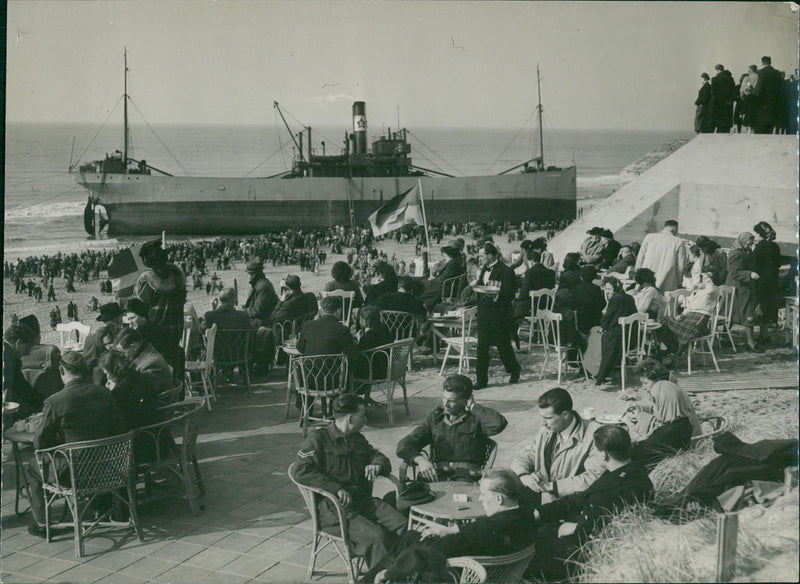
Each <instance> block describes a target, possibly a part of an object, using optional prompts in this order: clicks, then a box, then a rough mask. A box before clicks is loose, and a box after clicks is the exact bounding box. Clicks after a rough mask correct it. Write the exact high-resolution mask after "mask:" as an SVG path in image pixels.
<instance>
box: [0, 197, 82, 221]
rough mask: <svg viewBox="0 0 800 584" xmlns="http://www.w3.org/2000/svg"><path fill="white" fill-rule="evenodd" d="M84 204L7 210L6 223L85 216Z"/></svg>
mask: <svg viewBox="0 0 800 584" xmlns="http://www.w3.org/2000/svg"><path fill="white" fill-rule="evenodd" d="M85 206H86V203H84V202H74V201H73V202H61V203H54V202H53V203H36V204H33V205H29V206H27V207H17V208H16V209H6V210H5V220H6V221H18V220H20V219H55V218H58V217H74V216H83V208H84V207H85Z"/></svg>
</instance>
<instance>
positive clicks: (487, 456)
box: [397, 438, 497, 484]
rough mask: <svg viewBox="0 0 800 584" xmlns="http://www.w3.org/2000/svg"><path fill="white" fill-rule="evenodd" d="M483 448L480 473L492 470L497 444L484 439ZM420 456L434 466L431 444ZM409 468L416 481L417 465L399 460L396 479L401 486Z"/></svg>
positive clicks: (434, 453) (434, 460) (435, 459)
mask: <svg viewBox="0 0 800 584" xmlns="http://www.w3.org/2000/svg"><path fill="white" fill-rule="evenodd" d="M483 446H484V452H483V463H482V464H481V467H480V471H481V472H483V471H485V470H487V469H490V468H492V466H494V459H495V458H496V457H497V442H495V441H494V440H492V439H491V438H486V439H485V441H484V445H483ZM422 455H423V456H425V457H426V458H427V459H428V460H430V461H431V462H432V463H433V464H434V465H435V464H436V463H437V456H436V450H435V449H434V448H433V444H430V445H428V446H426V447H425V448H424V449H423V450H422ZM438 462H441V461H438ZM445 462H446V461H445ZM409 468H410V469H411V479H412V480H416V478H417V465H416V464H414V463H413V462H412V463H411V464H408V463H407V462H406V461H404V460H401V461H400V467H399V468H398V469H397V477H398V478H399V479H400V483H401V484H404V483H405V482H406V480H407V478H408V471H409Z"/></svg>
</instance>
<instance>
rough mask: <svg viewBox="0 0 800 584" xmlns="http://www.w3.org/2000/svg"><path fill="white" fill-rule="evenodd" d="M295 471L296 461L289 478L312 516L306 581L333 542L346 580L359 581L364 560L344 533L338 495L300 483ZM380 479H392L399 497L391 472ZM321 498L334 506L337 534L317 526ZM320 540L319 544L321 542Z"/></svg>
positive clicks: (345, 529)
mask: <svg viewBox="0 0 800 584" xmlns="http://www.w3.org/2000/svg"><path fill="white" fill-rule="evenodd" d="M294 473H295V464H294V463H293V464H292V465H291V466H290V467H289V470H288V474H289V479H290V480H291V481H292V482H293V483H294V485H295V486H296V487H297V489H298V490H299V491H300V494H301V495H302V496H303V500H304V501H305V502H306V507H308V512H309V514H310V515H311V522H312V525H313V539H312V541H311V556H310V558H309V560H308V572H307V573H306V580H311V578H312V577H313V576H314V566H315V564H316V561H317V555H318V554H319V553H320V552H321V551H322V550H324V549H325V548H326V547H328V545H333V548H334V549H335V550H336V553H337V554H338V555H339V557H340V558H341V559H342V561H343V562H344V565H345V570H346V571H347V581H348V582H349V583H350V584H355V582H357V581H358V577H359V574H360V572H361V569H362V567H363V561H362V560H361V558H358V557H355V556H354V555H353V552H352V547H351V545H350V538H349V536H348V534H347V520H346V519H345V516H344V509H343V507H342V504H341V503H340V501H339V497H337V496H336V495H335V494H334V493H330V492H328V491H325V490H323V489H318V488H316V487H309V486H306V485H302V484H300V483H299V482H297V479H296V478H295V474H294ZM378 478H381V477H378ZM383 478H385V479H388V480H390V481H391V482H392V484H393V486H394V490H395V495H396V496H399V493H400V483H399V481H398V480H397V479H396V478H395V477H393V476H392V475H389V476H388V477H383ZM320 498H324V499H328V501H330V502H331V504H332V505H333V507H334V508H335V509H336V514H337V515H338V517H339V525H338V530H337V532H336V533H331V532H329V531H323V530H322V528H321V527H320V522H319V513H318V511H317V501H319V500H320ZM331 531H332V530H331ZM323 542H324V543H323ZM321 543H322V545H320V544H321Z"/></svg>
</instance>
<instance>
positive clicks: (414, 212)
mask: <svg viewBox="0 0 800 584" xmlns="http://www.w3.org/2000/svg"><path fill="white" fill-rule="evenodd" d="M369 222H370V225H372V234H373V235H374V236H375V237H378V236H379V235H385V234H386V233H389V232H390V231H394V230H395V229H400V228H401V227H402V226H403V225H406V224H407V223H416V224H417V225H424V224H425V221H424V220H423V218H422V207H421V204H420V190H419V185H417V186H414V187H411V188H410V189H408V190H407V191H405V192H404V193H400V194H399V195H397V196H396V197H392V198H391V199H389V201H388V202H387V203H385V204H384V205H383V206H382V207H380V208H379V209H378V210H377V211H375V212H374V213H373V214H372V215H370V216H369Z"/></svg>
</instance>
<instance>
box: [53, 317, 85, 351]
mask: <svg viewBox="0 0 800 584" xmlns="http://www.w3.org/2000/svg"><path fill="white" fill-rule="evenodd" d="M56 330H57V331H58V335H59V341H58V344H59V345H60V346H61V348H62V349H74V350H77V351H81V350H83V344H84V343H85V342H86V337H87V336H89V333H91V332H92V327H91V325H88V324H83V323H81V322H77V321H73V322H60V323H58V324H57V325H56ZM73 335H74V336H75V339H74V340H73V339H72V337H73Z"/></svg>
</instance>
